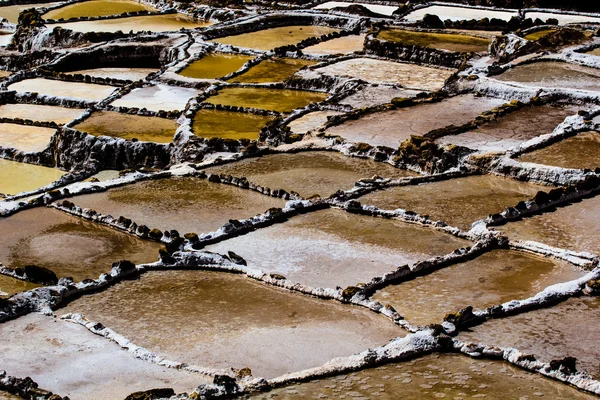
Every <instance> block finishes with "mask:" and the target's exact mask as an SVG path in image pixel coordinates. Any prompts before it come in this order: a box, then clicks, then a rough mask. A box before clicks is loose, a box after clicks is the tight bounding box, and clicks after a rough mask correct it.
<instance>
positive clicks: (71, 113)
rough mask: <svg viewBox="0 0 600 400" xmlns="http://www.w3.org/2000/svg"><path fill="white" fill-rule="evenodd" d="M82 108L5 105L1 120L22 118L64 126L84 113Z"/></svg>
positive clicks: (1, 112)
mask: <svg viewBox="0 0 600 400" xmlns="http://www.w3.org/2000/svg"><path fill="white" fill-rule="evenodd" d="M83 111H84V110H83V109H81V108H66V107H55V106H46V105H41V104H20V103H17V104H3V105H2V106H0V118H13V119H15V118H20V119H23V120H31V121H38V122H55V123H57V124H58V125H64V124H66V123H67V122H70V121H72V120H74V119H75V118H77V117H78V116H79V115H81V113H83Z"/></svg>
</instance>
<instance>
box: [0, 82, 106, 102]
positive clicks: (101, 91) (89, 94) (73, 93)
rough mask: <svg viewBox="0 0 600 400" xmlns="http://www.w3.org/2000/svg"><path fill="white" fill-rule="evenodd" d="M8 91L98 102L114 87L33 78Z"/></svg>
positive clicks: (17, 83)
mask: <svg viewBox="0 0 600 400" xmlns="http://www.w3.org/2000/svg"><path fill="white" fill-rule="evenodd" d="M8 89H9V90H16V91H17V92H32V93H33V92H36V93H39V94H42V95H46V96H56V97H64V98H70V99H71V98H72V99H79V100H89V101H100V100H102V99H104V98H106V97H108V96H109V95H110V94H112V92H114V90H115V89H116V87H114V86H108V85H97V84H94V83H82V82H66V81H58V80H54V79H45V78H34V79H26V80H24V81H20V82H16V83H13V84H12V85H10V86H9V87H8Z"/></svg>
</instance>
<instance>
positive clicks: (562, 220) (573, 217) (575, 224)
mask: <svg viewBox="0 0 600 400" xmlns="http://www.w3.org/2000/svg"><path fill="white" fill-rule="evenodd" d="M599 217H600V196H596V197H594V198H591V199H585V200H583V201H581V202H578V203H574V204H571V205H568V206H566V207H561V208H558V209H557V210H556V211H554V212H552V213H547V214H540V215H535V216H533V217H530V218H525V219H523V220H521V221H517V222H511V223H509V224H506V225H502V226H499V227H496V228H495V229H497V230H499V231H502V232H505V233H506V234H507V235H509V237H511V238H512V239H519V240H534V241H536V242H541V243H545V244H548V245H550V246H555V247H560V248H565V249H570V250H574V251H589V252H592V253H595V254H600V241H598V235H599V234H600V225H598V223H597V221H598V218H599Z"/></svg>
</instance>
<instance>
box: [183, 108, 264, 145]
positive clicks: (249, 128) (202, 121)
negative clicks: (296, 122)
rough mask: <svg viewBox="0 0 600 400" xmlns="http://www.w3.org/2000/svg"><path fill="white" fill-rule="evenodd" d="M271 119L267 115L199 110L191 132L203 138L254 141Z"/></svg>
mask: <svg viewBox="0 0 600 400" xmlns="http://www.w3.org/2000/svg"><path fill="white" fill-rule="evenodd" d="M272 119H273V117H272V116H269V115H258V114H250V113H241V112H234V111H221V110H209V109H201V110H199V111H198V112H197V113H196V115H195V116H194V121H193V125H192V130H193V132H194V134H195V135H197V136H200V137H205V138H223V139H251V140H256V139H258V134H259V133H260V130H261V128H262V127H263V126H265V124H266V123H267V122H269V121H271V120H272Z"/></svg>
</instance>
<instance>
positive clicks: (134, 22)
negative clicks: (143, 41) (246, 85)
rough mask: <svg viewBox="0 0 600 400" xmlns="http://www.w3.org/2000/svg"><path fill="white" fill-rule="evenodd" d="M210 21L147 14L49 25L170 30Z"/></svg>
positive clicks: (102, 29) (82, 29)
mask: <svg viewBox="0 0 600 400" xmlns="http://www.w3.org/2000/svg"><path fill="white" fill-rule="evenodd" d="M209 25H211V23H209V22H195V21H193V20H191V19H189V18H187V17H184V16H181V15H179V14H162V15H145V16H141V17H127V18H114V19H102V20H97V21H79V22H65V23H63V22H61V23H58V24H52V25H48V26H49V27H52V26H60V27H62V28H64V29H71V30H73V31H75V32H83V33H86V32H117V31H123V32H130V31H133V32H134V33H135V32H141V31H152V32H169V31H178V30H180V29H182V28H183V29H195V28H201V27H205V26H209Z"/></svg>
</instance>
